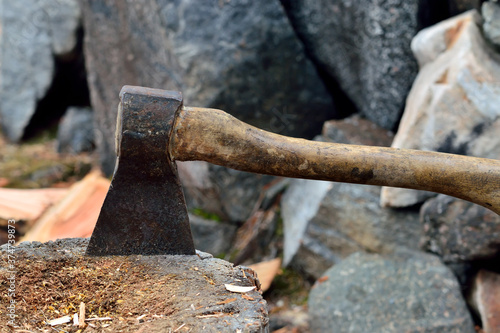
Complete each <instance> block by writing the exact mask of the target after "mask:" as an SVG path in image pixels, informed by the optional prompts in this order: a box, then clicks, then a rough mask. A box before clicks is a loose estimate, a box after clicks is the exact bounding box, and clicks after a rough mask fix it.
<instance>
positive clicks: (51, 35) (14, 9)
mask: <svg viewBox="0 0 500 333" xmlns="http://www.w3.org/2000/svg"><path fill="white" fill-rule="evenodd" d="M80 14H81V12H80V8H79V6H78V1H77V0H65V1H60V0H40V1H31V0H16V1H2V10H0V25H1V27H0V34H1V35H0V49H1V52H2V60H1V67H0V76H1V80H2V84H1V85H0V122H1V125H2V131H3V133H4V134H5V135H6V137H7V138H8V139H9V140H10V141H13V142H17V141H19V140H20V139H21V138H22V137H23V134H24V130H25V128H26V127H27V126H28V124H29V122H30V120H31V119H32V116H33V115H34V113H35V110H36V108H37V104H38V102H39V101H40V100H41V99H43V98H44V97H45V95H46V93H47V91H48V90H49V88H50V86H51V84H52V81H53V79H54V75H55V66H54V56H56V57H64V56H66V55H67V54H68V53H70V52H71V51H73V49H74V48H75V46H76V43H77V30H78V27H79V25H80Z"/></svg>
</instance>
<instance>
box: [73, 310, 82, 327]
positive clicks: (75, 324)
mask: <svg viewBox="0 0 500 333" xmlns="http://www.w3.org/2000/svg"><path fill="white" fill-rule="evenodd" d="M79 323H80V321H79V320H78V313H75V314H74V315H73V326H78V325H79Z"/></svg>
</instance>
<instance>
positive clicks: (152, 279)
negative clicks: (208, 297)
mask: <svg viewBox="0 0 500 333" xmlns="http://www.w3.org/2000/svg"><path fill="white" fill-rule="evenodd" d="M120 259H121V260H120ZM16 267H18V270H17V272H16V276H17V277H18V278H17V280H16V286H17V287H16V295H18V297H17V309H16V315H18V318H17V319H16V324H17V325H18V326H20V328H23V329H27V330H32V329H40V328H44V329H47V327H48V325H47V322H48V321H50V320H52V319H56V318H60V317H63V316H66V315H71V316H72V315H74V314H75V313H78V309H79V304H80V303H81V302H83V303H84V304H85V310H86V311H85V317H86V318H102V317H111V318H113V320H111V321H99V320H96V321H92V322H88V323H87V325H86V327H84V328H79V327H77V326H76V327H75V326H73V322H72V321H71V322H70V323H68V324H64V325H58V326H57V329H58V330H60V331H61V330H62V331H65V332H92V331H94V330H99V329H101V328H109V329H112V330H118V329H122V328H125V327H127V328H128V329H130V326H131V324H132V325H139V324H140V322H139V320H137V318H138V317H141V316H143V315H146V316H144V317H142V318H141V319H140V320H141V321H146V320H149V321H151V320H154V319H155V318H162V317H166V316H169V315H171V314H173V313H174V312H175V310H174V309H173V307H172V304H171V301H169V300H171V299H172V296H174V295H173V294H172V292H173V291H174V290H175V289H176V288H175V287H174V286H173V285H174V284H175V283H176V282H175V280H176V276H175V275H173V274H171V275H158V274H155V273H153V272H151V268H148V267H146V266H144V265H135V264H134V265H133V264H132V263H131V262H130V261H128V260H126V259H125V258H89V257H80V258H64V259H58V260H55V261H50V260H40V259H35V260H30V259H27V258H23V259H21V260H19V261H18V262H17V263H16ZM8 276H9V273H7V272H6V271H0V293H1V302H0V315H2V316H4V315H5V313H7V308H6V307H7V305H8V304H9V299H10V298H9V297H8V292H7V290H8V288H9V286H8V281H7V278H8ZM92 326H94V327H92Z"/></svg>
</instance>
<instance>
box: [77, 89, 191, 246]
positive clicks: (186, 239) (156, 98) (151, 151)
mask: <svg viewBox="0 0 500 333" xmlns="http://www.w3.org/2000/svg"><path fill="white" fill-rule="evenodd" d="M120 100H121V102H120V105H119V107H118V119H117V129H116V151H117V161H116V166H115V171H114V174H113V179H112V181H111V186H110V188H109V191H108V194H107V196H106V199H105V201H104V204H103V206H102V208H101V213H100V215H99V219H98V220H97V224H96V226H95V229H94V232H93V234H92V237H91V239H90V242H89V245H88V247H87V255H129V254H144V255H150V254H194V253H195V249H194V245H193V239H192V237H191V230H190V227H189V220H188V214H187V210H186V204H185V200H184V195H183V192H182V188H181V185H180V182H179V178H178V176H177V168H176V165H175V162H173V161H172V160H171V158H170V156H169V155H168V152H167V147H168V146H169V139H170V132H171V131H172V125H173V123H174V119H175V114H176V112H177V111H178V110H179V109H180V108H181V107H182V95H181V93H178V92H172V91H164V90H157V89H148V88H141V87H131V86H125V87H123V89H122V91H121V92H120Z"/></svg>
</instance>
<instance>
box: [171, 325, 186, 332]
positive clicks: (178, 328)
mask: <svg viewBox="0 0 500 333" xmlns="http://www.w3.org/2000/svg"><path fill="white" fill-rule="evenodd" d="M185 325H186V324H182V325H181V326H179V327H177V328H176V329H175V331H174V332H177V331H178V330H180V329H181V328H183V327H184V326H185Z"/></svg>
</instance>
